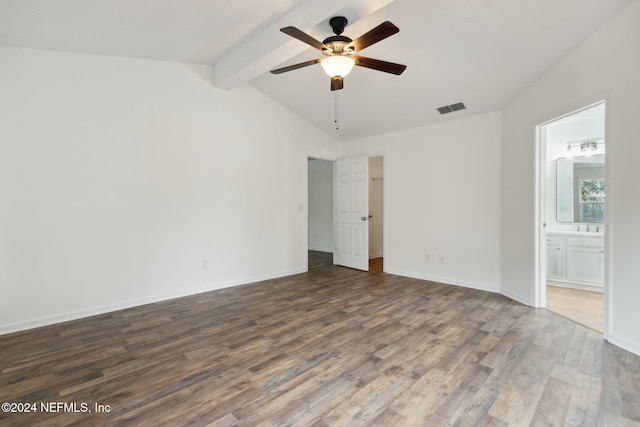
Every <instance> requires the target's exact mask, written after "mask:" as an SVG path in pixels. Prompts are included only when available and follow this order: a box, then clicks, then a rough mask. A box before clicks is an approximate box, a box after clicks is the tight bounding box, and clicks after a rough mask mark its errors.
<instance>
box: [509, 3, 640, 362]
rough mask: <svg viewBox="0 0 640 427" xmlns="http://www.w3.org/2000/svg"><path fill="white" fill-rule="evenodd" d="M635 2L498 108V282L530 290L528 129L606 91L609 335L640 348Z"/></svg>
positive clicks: (639, 14) (639, 17)
mask: <svg viewBox="0 0 640 427" xmlns="http://www.w3.org/2000/svg"><path fill="white" fill-rule="evenodd" d="M639 40H640V1H639V0H635V1H633V2H632V3H630V4H629V5H628V6H627V7H626V8H625V9H623V10H622V11H621V12H620V13H619V14H618V15H616V16H615V17H614V18H613V19H612V20H611V21H609V22H608V23H607V24H606V25H605V26H603V27H602V28H601V29H600V30H598V31H597V32H596V33H595V34H593V35H592V36H591V37H590V38H588V39H587V40H585V41H584V42H583V43H582V44H580V45H579V46H578V47H577V48H576V49H575V50H574V51H573V52H572V53H571V54H570V55H568V56H567V57H566V58H564V59H563V60H562V61H560V62H559V63H558V64H556V66H554V67H553V68H552V69H551V70H549V72H548V73H547V74H546V75H544V76H543V77H542V78H541V79H540V80H539V81H538V82H536V83H535V84H534V85H533V86H532V87H530V88H529V89H528V90H527V91H525V92H524V93H523V94H522V95H520V96H519V97H518V98H516V99H515V100H514V101H513V102H512V104H511V105H510V106H509V107H508V108H507V109H505V110H504V111H503V127H502V179H501V182H502V186H501V189H502V195H503V197H502V207H501V216H502V223H503V226H502V239H501V247H502V250H501V251H502V255H501V260H502V263H501V264H502V277H501V282H502V287H503V292H504V293H505V294H507V295H510V296H513V297H515V298H517V299H519V300H521V301H523V302H526V303H532V302H533V289H534V279H533V277H534V265H533V262H532V260H533V255H534V253H533V251H534V229H533V224H534V218H533V215H534V164H535V163H534V128H535V126H536V125H537V124H539V123H542V122H544V121H546V120H549V119H551V118H553V117H557V116H559V115H560V114H565V113H568V112H570V111H572V110H575V109H577V108H580V107H582V106H586V105H589V104H590V103H593V102H595V101H597V100H598V99H602V98H604V97H606V98H607V106H606V107H607V116H608V121H607V130H606V131H607V138H606V143H607V154H606V156H607V159H606V163H607V176H606V177H605V179H606V182H607V209H608V210H607V218H606V225H605V227H606V230H607V233H606V236H607V237H606V244H607V247H606V256H607V260H608V265H609V270H608V277H607V281H608V288H609V293H608V308H609V315H610V317H609V319H608V339H609V340H610V341H611V342H613V343H614V344H617V345H619V346H621V347H624V348H627V349H629V350H631V351H633V352H635V353H638V354H640V328H639V327H638V325H640V310H638V301H640V281H639V280H638V278H639V277H640V263H638V259H640V244H639V242H640V217H639V216H638V212H640V186H639V185H638V182H640V169H639V168H638V166H637V165H638V159H640V141H639V138H640V120H638V118H639V117H640V78H639V77H638V76H640V49H639V48H638V41H639Z"/></svg>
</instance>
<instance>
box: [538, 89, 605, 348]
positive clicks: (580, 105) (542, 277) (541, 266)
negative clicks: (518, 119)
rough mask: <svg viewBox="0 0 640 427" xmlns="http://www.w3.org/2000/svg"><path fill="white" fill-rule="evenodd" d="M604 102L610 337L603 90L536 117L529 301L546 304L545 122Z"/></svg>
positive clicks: (541, 306) (542, 306)
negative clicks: (531, 281)
mask: <svg viewBox="0 0 640 427" xmlns="http://www.w3.org/2000/svg"><path fill="white" fill-rule="evenodd" d="M600 103H604V104H605V117H604V120H605V123H604V126H605V141H606V154H605V164H604V176H605V182H606V186H607V193H606V194H607V202H606V204H605V218H604V229H605V235H604V251H605V257H604V284H603V286H604V289H603V296H604V319H603V320H604V328H603V335H604V339H605V340H608V337H609V325H610V324H611V321H610V319H611V298H610V294H611V287H612V286H613V282H612V280H611V269H610V265H611V260H612V255H613V254H612V251H611V247H612V245H611V240H612V234H613V233H612V228H613V224H612V221H611V214H610V213H611V199H612V197H611V195H612V194H615V193H614V191H612V187H613V186H615V183H613V182H612V180H611V166H610V165H611V157H612V152H614V149H613V146H614V144H613V135H612V134H613V133H612V131H611V129H612V127H611V105H613V102H612V101H611V93H610V92H608V91H607V92H605V93H601V94H598V95H595V96H592V97H589V98H587V99H584V100H582V101H579V102H576V103H573V104H571V105H569V106H566V107H565V108H562V109H560V110H556V111H555V112H553V113H550V114H547V115H545V116H544V117H543V118H541V119H540V120H538V121H537V123H538V124H536V125H535V128H534V129H535V146H534V150H535V155H534V158H535V167H534V174H535V176H534V185H535V189H534V197H535V202H534V206H535V207H534V223H533V230H534V239H533V240H534V260H533V262H534V271H533V286H532V301H533V304H532V305H533V306H534V307H537V308H545V307H546V303H547V301H546V272H547V262H546V255H547V246H546V234H547V232H546V210H545V209H546V200H545V198H546V173H547V169H546V135H545V129H544V126H545V125H547V124H549V123H551V122H553V121H555V120H558V119H560V118H562V117H566V116H569V115H571V114H573V113H576V112H578V111H580V110H584V109H586V108H589V107H592V106H594V105H596V104H600Z"/></svg>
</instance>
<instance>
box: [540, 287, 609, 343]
mask: <svg viewBox="0 0 640 427" xmlns="http://www.w3.org/2000/svg"><path fill="white" fill-rule="evenodd" d="M547 310H549V311H551V312H553V313H556V314H558V315H560V316H562V317H566V318H567V319H569V320H572V321H574V322H576V323H579V324H581V325H584V326H586V327H588V328H591V329H593V330H594V331H596V332H600V333H601V334H602V333H603V331H604V294H603V293H602V292H590V291H582V290H579V289H570V288H560V287H557V286H549V285H547Z"/></svg>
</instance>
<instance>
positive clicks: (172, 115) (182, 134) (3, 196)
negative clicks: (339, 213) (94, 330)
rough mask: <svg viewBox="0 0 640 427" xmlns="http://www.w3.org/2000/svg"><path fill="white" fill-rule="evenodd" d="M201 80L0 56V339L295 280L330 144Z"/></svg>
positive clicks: (246, 94) (250, 93) (175, 72)
mask: <svg viewBox="0 0 640 427" xmlns="http://www.w3.org/2000/svg"><path fill="white" fill-rule="evenodd" d="M212 71H213V70H212V69H211V68H209V67H196V66H190V65H185V64H179V63H169V62H161V61H147V60H134V59H124V58H112V57H104V56H91V55H79V54H67V53H57V52H48V51H38V50H29V49H16V48H6V47H0V94H2V95H1V96H0V174H1V179H0V206H1V209H0V295H1V297H0V332H8V331H12V330H18V329H24V328H28V327H32V326H37V325H41V324H46V323H52V322H54V321H59V320H65V319H70V318H75V317H80V316H83V315H87V314H92V313H97V312H101V311H108V310H111V309H115V308H120V307H127V306H132V305H136V304H138V303H143V302H149V301H154V300H160V299H165V298H170V297H174V296H180V295H187V294H193V293H197V292H200V291H204V290H209V289H216V288H220V287H224V286H229V285H233V284H238V283H245V282H251V281H255V280H258V279H262V278H269V277H275V276H281V275H286V274H291V273H295V272H301V271H304V270H305V269H306V266H307V259H306V256H305V255H304V254H305V253H306V235H307V228H306V215H307V213H306V203H307V201H306V188H305V183H306V177H305V174H306V162H307V153H308V152H314V153H318V154H322V153H325V154H326V156H327V157H335V155H336V152H337V145H336V143H335V142H334V141H332V140H330V138H329V137H328V136H326V135H325V134H323V133H321V132H320V131H318V130H317V129H315V128H314V127H312V126H310V125H308V124H307V123H305V122H303V121H302V120H301V119H299V118H298V117H297V116H296V115H294V114H292V113H290V112H288V111H286V110H284V109H283V108H282V107H281V106H280V105H279V104H277V103H275V102H273V101H271V100H269V99H268V98H266V97H265V96H264V95H262V94H261V93H259V92H257V91H256V90H255V89H253V88H252V87H250V86H243V87H240V88H238V89H237V90H233V91H229V92H224V91H221V90H218V89H216V88H214V87H213V86H212V84H211V80H212V78H211V77H212V74H213V72H212ZM300 135H304V139H302V138H301V137H300ZM300 205H302V208H303V209H302V211H300V209H299V208H300V207H301V206H300ZM203 259H205V260H207V262H208V268H207V269H206V270H203V269H202V260H203Z"/></svg>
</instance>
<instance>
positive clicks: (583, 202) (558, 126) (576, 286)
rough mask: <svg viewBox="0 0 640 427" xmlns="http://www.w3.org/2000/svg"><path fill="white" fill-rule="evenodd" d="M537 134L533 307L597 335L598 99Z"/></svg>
mask: <svg viewBox="0 0 640 427" xmlns="http://www.w3.org/2000/svg"><path fill="white" fill-rule="evenodd" d="M538 136H539V167H538V168H537V169H538V173H539V177H538V183H539V184H538V185H539V195H538V196H539V203H538V206H539V212H538V217H539V219H540V226H539V237H540V239H539V242H538V249H539V250H538V251H537V252H538V262H539V269H538V270H539V273H538V275H539V278H538V284H539V285H538V286H539V289H538V305H539V306H540V307H546V308H547V309H548V310H549V311H552V312H554V313H556V314H559V315H561V316H563V317H566V318H568V319H569V320H572V321H574V322H576V323H580V324H582V325H584V326H587V327H589V328H591V329H594V330H596V331H598V332H600V333H604V327H605V325H604V323H605V322H604V318H605V303H604V300H605V298H604V296H605V282H606V281H605V259H606V257H605V232H606V229H605V206H606V205H605V202H606V197H605V195H606V182H605V103H604V101H603V102H598V103H596V104H593V105H590V106H588V107H585V108H582V109H580V110H577V111H574V112H571V113H569V114H566V115H563V116H560V117H557V118H554V119H552V120H550V121H548V122H545V123H543V124H541V125H539V126H538Z"/></svg>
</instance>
